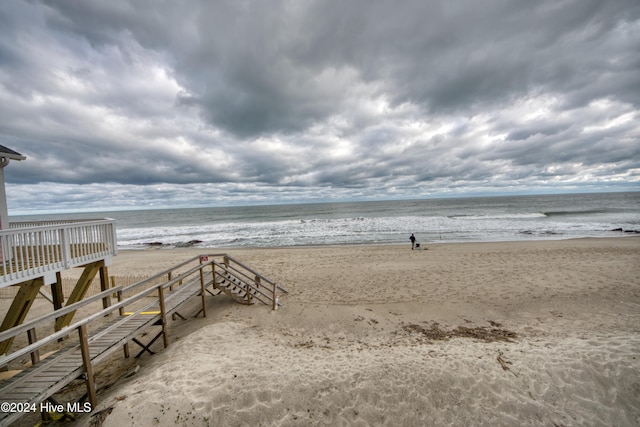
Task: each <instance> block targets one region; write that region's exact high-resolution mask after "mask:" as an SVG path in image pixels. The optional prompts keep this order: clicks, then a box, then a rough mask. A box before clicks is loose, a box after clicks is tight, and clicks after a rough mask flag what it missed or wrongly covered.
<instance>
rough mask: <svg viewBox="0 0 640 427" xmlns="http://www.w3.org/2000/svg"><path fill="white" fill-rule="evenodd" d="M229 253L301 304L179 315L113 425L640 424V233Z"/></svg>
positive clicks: (220, 299)
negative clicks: (422, 246) (192, 316)
mask: <svg viewBox="0 0 640 427" xmlns="http://www.w3.org/2000/svg"><path fill="white" fill-rule="evenodd" d="M205 252H206V251H203V250H201V249H200V250H198V249H188V250H186V249H180V250H178V249H176V250H145V251H124V252H121V253H120V254H119V255H118V256H117V257H116V258H115V259H114V263H113V265H112V266H111V267H110V268H109V272H110V274H111V275H115V276H118V275H126V274H142V273H156V272H159V271H161V270H163V269H165V268H166V267H167V266H170V265H173V264H175V263H177V262H180V261H183V260H185V259H187V258H189V257H190V256H192V255H196V254H200V253H205ZM227 252H228V253H229V254H231V255H232V256H234V257H236V258H238V259H239V260H241V261H243V262H245V263H246V264H248V265H250V266H252V267H254V268H255V269H256V270H258V271H259V272H260V273H262V274H264V275H265V276H267V277H269V278H271V279H272V280H275V281H276V282H278V283H279V284H280V285H281V286H283V287H284V288H286V289H287V290H288V291H289V294H288V295H284V296H282V298H281V303H282V304H283V305H284V306H283V307H282V308H280V309H279V310H277V311H271V310H270V308H269V307H267V306H262V305H254V306H242V305H239V304H236V303H235V302H233V301H232V300H231V299H230V298H228V297H226V296H217V297H211V298H209V303H208V304H209V305H208V311H207V312H208V317H207V318H206V319H203V318H198V319H189V320H188V321H183V320H177V321H173V322H171V323H170V326H169V328H170V331H171V345H170V346H169V348H167V349H166V350H162V351H160V352H159V353H158V354H157V355H154V356H150V355H145V356H143V357H142V358H141V359H139V360H138V361H137V362H136V363H138V365H139V370H138V371H137V373H136V374H135V375H132V376H130V377H128V378H125V379H121V380H120V381H118V382H117V383H116V384H115V385H113V386H112V387H110V388H109V389H106V390H103V391H101V392H100V394H99V395H98V400H99V404H98V406H97V408H96V410H97V411H104V412H102V413H101V417H102V418H104V426H115V427H122V426H125V425H138V426H155V425H158V426H175V425H180V426H182V425H186V426H191V425H194V426H206V425H210V426H257V425H264V426H270V425H285V426H288V425H339V426H340V425H342V426H347V425H348V426H351V425H356V426H369V425H388V426H426V425H433V426H442V425H452V426H460V425H491V426H494V425H499V426H502V425H504V426H511V425H514V426H517V425H536V426H537V425H545V426H553V425H556V426H574V425H593V426H600V425H616V426H637V425H640V238H636V237H628V238H619V239H577V240H564V241H535V242H509V243H465V244H433V245H429V246H428V250H415V251H412V250H411V249H410V247H409V246H408V245H406V246H338V247H306V248H286V249H242V250H237V249H234V250H229V251H227ZM193 311H194V313H195V311H197V310H196V309H195V308H194V310H193ZM160 347H161V344H159V347H157V349H158V350H160ZM121 362H122V358H121V355H118V357H117V358H116V360H115V361H113V362H112V363H114V364H118V363H121ZM94 414H95V413H94ZM96 418H97V417H85V418H82V419H81V420H80V421H79V422H78V425H86V424H87V423H88V422H89V421H91V420H95V419H96ZM88 420H89V421H88Z"/></svg>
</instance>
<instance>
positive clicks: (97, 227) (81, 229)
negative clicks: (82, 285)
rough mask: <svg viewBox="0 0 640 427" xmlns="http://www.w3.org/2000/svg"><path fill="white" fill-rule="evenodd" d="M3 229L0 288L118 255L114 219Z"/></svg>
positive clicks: (50, 278)
mask: <svg viewBox="0 0 640 427" xmlns="http://www.w3.org/2000/svg"><path fill="white" fill-rule="evenodd" d="M10 225H11V228H10V229H7V230H0V287H5V286H12V285H16V284H19V283H23V282H26V281H28V280H33V279H35V278H38V277H43V278H44V279H45V284H47V285H48V284H51V283H53V282H54V281H55V275H56V273H57V272H60V271H63V270H66V269H69V268H72V267H78V266H82V265H86V264H88V263H91V262H96V261H100V260H105V261H106V262H107V265H108V264H110V260H111V258H112V257H113V256H114V255H116V254H117V242H116V231H115V230H116V228H115V220H112V219H108V218H107V219H101V220H85V221H68V222H62V223H59V222H56V223H11V224H10Z"/></svg>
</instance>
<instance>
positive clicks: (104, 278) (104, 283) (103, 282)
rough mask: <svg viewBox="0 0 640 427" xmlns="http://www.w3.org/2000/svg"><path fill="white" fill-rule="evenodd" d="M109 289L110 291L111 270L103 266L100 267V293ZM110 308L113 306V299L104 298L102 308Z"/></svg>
mask: <svg viewBox="0 0 640 427" xmlns="http://www.w3.org/2000/svg"><path fill="white" fill-rule="evenodd" d="M107 289H109V269H108V268H107V267H105V266H104V265H103V266H102V267H100V292H102V291H106V290H107ZM109 306H111V297H110V296H106V297H104V298H102V308H108V307H109ZM107 316H108V315H107Z"/></svg>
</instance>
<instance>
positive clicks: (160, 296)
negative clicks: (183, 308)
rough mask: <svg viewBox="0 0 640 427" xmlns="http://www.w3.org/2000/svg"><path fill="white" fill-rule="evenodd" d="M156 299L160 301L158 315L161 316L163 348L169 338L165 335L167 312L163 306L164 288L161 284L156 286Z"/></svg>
mask: <svg viewBox="0 0 640 427" xmlns="http://www.w3.org/2000/svg"><path fill="white" fill-rule="evenodd" d="M158 300H159V302H160V316H161V317H162V319H161V321H162V341H163V343H164V348H167V347H168V346H169V339H168V337H167V313H166V310H165V306H164V288H163V287H162V285H160V286H158Z"/></svg>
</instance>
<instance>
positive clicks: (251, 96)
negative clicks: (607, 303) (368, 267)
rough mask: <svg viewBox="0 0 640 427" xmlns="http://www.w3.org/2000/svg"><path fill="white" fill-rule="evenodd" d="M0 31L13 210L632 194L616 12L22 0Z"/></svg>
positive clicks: (638, 16)
mask: <svg viewBox="0 0 640 427" xmlns="http://www.w3.org/2000/svg"><path fill="white" fill-rule="evenodd" d="M0 35H1V36H2V37H0V138H1V141H0V143H2V144H3V145H6V146H8V147H11V148H13V149H15V150H16V151H19V152H21V153H22V154H25V155H26V156H27V157H28V159H27V161H24V162H21V163H19V164H15V165H14V164H12V165H11V166H9V167H8V168H7V170H6V175H7V180H8V182H9V184H8V185H9V188H8V191H9V194H10V196H11V197H17V200H16V201H15V202H11V201H10V202H9V206H10V208H12V209H15V210H19V209H36V210H37V208H36V207H28V208H27V206H31V205H30V202H29V201H28V200H27V199H25V198H24V197H21V196H19V195H18V193H24V194H29V193H30V190H29V188H36V189H42V188H45V187H46V188H57V189H59V192H56V193H50V194H52V196H51V197H50V198H42V197H41V198H40V202H41V203H42V204H43V205H42V206H43V209H45V210H46V209H49V206H57V208H56V209H59V208H61V207H65V208H67V209H75V207H76V206H77V207H81V206H85V207H92V206H95V207H99V206H102V205H103V204H104V205H105V206H109V207H131V206H134V205H139V206H159V205H162V204H163V203H165V204H166V203H167V200H171V202H170V203H171V204H172V205H174V204H175V203H181V204H184V205H190V204H199V203H209V204H216V203H218V204H220V203H222V204H229V203H231V204H233V203H236V204H237V203H265V202H270V201H271V202H277V201H299V200H306V199H309V198H310V199H313V200H321V199H335V198H345V199H348V198H378V197H385V198H388V197H420V196H429V195H434V194H435V195H438V194H441V195H446V194H465V193H477V192H485V193H486V192H501V191H504V189H505V188H509V191H522V192H532V191H542V192H545V191H552V192H557V191H579V190H582V189H587V190H594V191H595V190H611V189H612V188H613V189H615V188H618V189H638V188H640V186H639V185H638V182H639V181H640V168H639V163H640V144H639V143H638V142H639V141H638V139H639V135H640V126H639V125H638V124H637V123H639V122H640V121H639V120H638V119H639V118H640V117H639V110H638V106H639V104H640V57H639V56H638V55H637V52H638V51H640V4H638V2H637V1H635V0H614V1H608V2H601V1H596V0H586V1H584V0H582V1H567V2H557V1H551V0H548V1H541V2H524V3H523V2H512V1H504V0H490V1H486V2H482V3H481V4H480V3H478V2H475V1H471V0H467V1H463V2H445V1H427V2H425V1H407V2H401V3H398V2H391V1H375V2H370V1H364V0H361V1H351V2H347V3H344V2H335V1H301V2H287V1H284V0H282V1H275V2H269V3H264V2H236V1H196V0H193V1H190V2H186V3H182V2H174V1H170V0H166V1H154V2H132V1H124V0H122V1H111V2H101V1H97V0H96V1H83V2H74V1H36V0H34V1H29V2H26V1H16V2H10V3H8V4H7V5H5V6H4V7H3V8H2V9H1V10H0ZM214 189H215V190H214ZM18 190H20V191H18ZM54 195H55V197H54ZM102 199H108V200H110V201H109V202H104V201H103V200H102ZM132 200H136V202H132Z"/></svg>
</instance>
